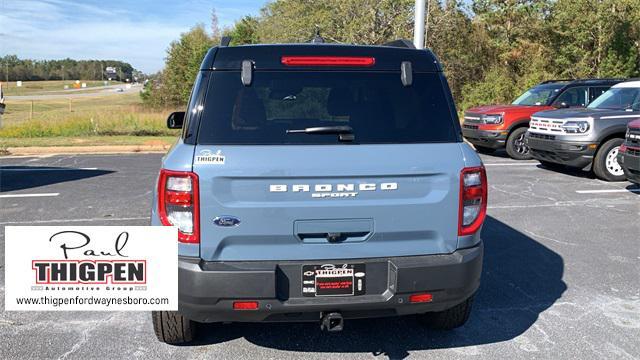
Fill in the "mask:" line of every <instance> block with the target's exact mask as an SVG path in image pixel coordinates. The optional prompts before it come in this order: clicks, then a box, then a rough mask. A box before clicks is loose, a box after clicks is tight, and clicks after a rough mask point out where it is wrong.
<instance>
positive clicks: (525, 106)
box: [462, 79, 623, 160]
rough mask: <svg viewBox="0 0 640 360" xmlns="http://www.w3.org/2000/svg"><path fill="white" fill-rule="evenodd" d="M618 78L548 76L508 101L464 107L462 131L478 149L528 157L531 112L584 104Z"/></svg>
mask: <svg viewBox="0 0 640 360" xmlns="http://www.w3.org/2000/svg"><path fill="white" fill-rule="evenodd" d="M620 81H623V80H621V79H589V80H549V81H545V82H543V83H541V84H538V85H536V86H534V87H532V88H531V89H529V90H527V91H526V92H525V93H524V94H522V95H521V96H520V97H519V98H517V99H516V100H515V101H514V102H513V103H512V104H511V105H489V106H479V107H475V108H472V109H469V110H467V112H466V113H465V115H464V124H463V128H462V132H463V134H464V137H465V139H467V141H469V142H470V143H472V144H473V145H474V147H475V148H476V150H478V152H481V153H491V152H493V151H495V150H496V149H499V148H506V150H507V154H508V155H509V156H510V157H511V158H513V159H516V160H527V159H531V154H529V148H528V147H527V144H526V143H525V142H524V135H525V133H526V132H527V128H528V127H529V120H530V117H531V115H532V114H533V113H536V112H538V111H542V110H551V109H559V108H575V107H585V106H587V105H588V104H589V103H590V102H591V101H593V100H594V99H595V98H597V97H598V96H600V95H601V94H602V93H604V92H605V91H607V90H608V89H609V88H610V87H611V86H612V85H614V84H616V83H619V82H620Z"/></svg>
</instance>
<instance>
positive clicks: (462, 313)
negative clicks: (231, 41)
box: [152, 42, 487, 343]
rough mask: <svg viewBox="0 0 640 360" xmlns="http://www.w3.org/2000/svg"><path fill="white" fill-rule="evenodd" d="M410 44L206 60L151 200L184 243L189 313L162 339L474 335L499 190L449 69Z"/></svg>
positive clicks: (230, 50)
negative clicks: (467, 127) (491, 193)
mask: <svg viewBox="0 0 640 360" xmlns="http://www.w3.org/2000/svg"><path fill="white" fill-rule="evenodd" d="M396 44H398V42H396ZM399 44H400V45H401V44H404V43H402V42H400V43H399ZM400 45H394V46H392V45H391V44H390V45H388V46H353V45H330V44H290V45H248V46H236V47H229V46H218V47H214V48H212V49H211V50H210V51H209V52H208V54H207V55H206V57H205V58H204V60H203V62H202V65H201V70H200V72H199V74H198V76H197V79H196V81H195V85H194V87H193V91H192V94H191V98H190V100H189V103H188V107H187V111H186V112H185V113H180V112H178V113H173V114H172V115H170V117H169V119H168V125H169V127H171V128H180V127H181V128H182V135H181V136H180V138H179V140H178V141H177V143H176V144H175V146H174V147H173V148H172V149H171V150H170V151H169V153H168V154H167V155H166V156H165V157H164V159H163V163H162V169H161V171H160V175H159V179H158V184H157V189H156V193H155V196H154V202H153V208H152V224H153V225H167V226H176V227H178V230H179V232H178V233H179V238H178V240H177V241H178V242H179V311H178V312H154V313H153V314H152V319H153V324H154V329H155V332H156V335H157V337H158V339H159V340H161V341H164V342H167V343H182V342H186V341H189V340H191V339H192V338H193V336H194V329H195V327H194V326H195V325H196V324H197V323H198V322H278V321H288V322H295V321H313V322H319V323H320V325H321V328H323V329H324V330H327V331H338V330H341V329H342V327H343V321H344V320H345V319H353V318H363V317H380V316H391V315H406V314H420V315H419V316H421V318H422V319H424V321H425V322H426V323H427V324H428V325H431V326H433V327H436V328H441V329H452V328H455V327H458V326H461V325H463V324H464V323H465V321H466V320H467V318H468V317H469V313H470V310H471V304H472V301H473V297H474V294H475V292H476V290H477V289H478V286H479V283H480V273H481V268H482V255H483V245H482V242H481V239H480V230H481V227H482V224H483V221H484V219H485V214H486V206H487V179H486V174H485V170H484V167H483V165H482V163H481V161H480V158H479V157H478V156H477V154H476V153H475V151H473V149H472V148H471V147H470V146H468V145H467V144H465V143H463V141H462V134H461V130H460V124H459V122H458V119H457V115H456V110H455V106H454V103H453V100H452V97H451V93H450V91H449V87H448V85H447V81H446V79H445V77H444V74H443V72H442V68H441V67H440V65H439V63H438V60H437V59H436V57H435V56H434V55H433V54H432V53H431V52H430V51H428V50H416V49H412V48H410V47H409V46H407V45H405V46H404V47H402V46H400Z"/></svg>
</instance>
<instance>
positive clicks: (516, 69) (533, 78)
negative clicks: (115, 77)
mask: <svg viewBox="0 0 640 360" xmlns="http://www.w3.org/2000/svg"><path fill="white" fill-rule="evenodd" d="M427 3H428V6H427V8H428V13H427V17H426V32H427V34H426V39H425V45H426V46H427V47H428V48H431V49H432V50H433V51H434V53H435V54H436V55H437V56H438V57H439V58H440V61H441V62H442V64H443V66H444V69H445V72H446V75H447V78H448V80H449V83H450V85H451V88H452V92H453V95H454V98H455V99H456V102H457V104H458V106H459V107H460V108H462V109H464V108H467V107H469V106H472V105H477V104H483V103H508V102H511V101H512V100H513V99H514V98H515V97H517V95H518V94H519V93H521V92H522V91H524V90H525V89H526V88H528V87H530V86H532V85H534V84H536V83H538V82H540V81H543V80H547V79H568V78H592V77H624V78H629V77H636V76H640V0H474V1H471V2H469V1H460V0H444V1H438V0H427ZM413 7H414V0H272V1H270V2H268V3H267V4H266V5H265V6H264V7H263V8H262V10H261V11H260V14H259V15H257V16H245V17H244V18H242V19H240V20H238V21H237V22H236V23H235V24H234V26H232V27H230V28H226V29H219V28H218V25H217V17H216V16H215V11H214V12H213V13H212V24H211V32H210V33H208V32H207V30H205V26H204V25H197V26H195V27H194V28H193V29H192V30H191V31H190V32H187V33H185V34H182V35H181V37H180V39H178V40H176V41H174V42H173V43H171V44H170V46H169V49H168V54H167V61H166V65H165V68H164V70H163V71H162V73H161V74H160V76H159V79H158V81H157V82H154V83H153V84H151V85H150V86H149V88H148V89H147V91H146V92H145V94H144V98H145V101H147V102H148V103H150V104H155V105H183V104H185V103H186V101H187V99H188V96H189V91H190V88H191V86H192V84H193V81H194V79H195V76H196V74H197V70H198V66H199V64H200V61H201V60H202V57H203V56H204V54H205V53H206V51H207V49H208V48H209V47H211V46H213V45H215V44H217V43H218V42H219V40H220V39H219V38H220V36H221V35H226V36H231V37H232V42H231V44H232V45H240V44H254V43H283V42H305V41H309V40H310V39H311V38H312V37H313V34H314V33H315V31H316V29H319V30H320V33H321V35H322V37H323V38H324V39H325V40H326V41H328V42H335V43H348V44H374V45H375V44H384V43H386V42H389V41H391V40H395V39H399V38H405V39H412V37H413V10H414V9H413Z"/></svg>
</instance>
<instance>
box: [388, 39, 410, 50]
mask: <svg viewBox="0 0 640 360" xmlns="http://www.w3.org/2000/svg"><path fill="white" fill-rule="evenodd" d="M382 46H391V47H400V48H406V49H415V48H416V47H415V46H414V45H413V43H412V42H411V41H409V40H407V39H397V40H393V41H390V42H388V43H384V44H382Z"/></svg>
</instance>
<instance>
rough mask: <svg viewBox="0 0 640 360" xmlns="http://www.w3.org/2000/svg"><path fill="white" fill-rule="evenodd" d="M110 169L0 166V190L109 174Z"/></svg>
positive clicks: (11, 189) (5, 190) (21, 188)
mask: <svg viewBox="0 0 640 360" xmlns="http://www.w3.org/2000/svg"><path fill="white" fill-rule="evenodd" d="M112 172H113V171H111V170H91V169H76V168H66V167H49V166H0V192H7V191H16V190H24V189H30V188H35V187H39V186H45V185H51V184H57V183H63V182H67V181H75V180H80V179H86V178H91V177H96V176H101V175H106V174H110V173H112Z"/></svg>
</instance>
